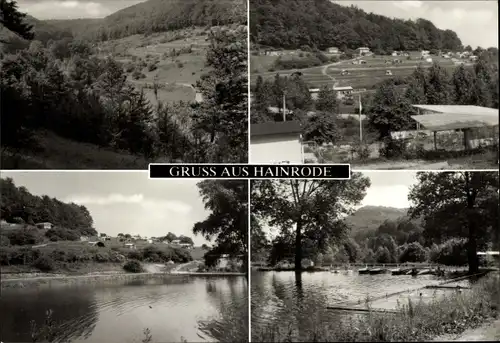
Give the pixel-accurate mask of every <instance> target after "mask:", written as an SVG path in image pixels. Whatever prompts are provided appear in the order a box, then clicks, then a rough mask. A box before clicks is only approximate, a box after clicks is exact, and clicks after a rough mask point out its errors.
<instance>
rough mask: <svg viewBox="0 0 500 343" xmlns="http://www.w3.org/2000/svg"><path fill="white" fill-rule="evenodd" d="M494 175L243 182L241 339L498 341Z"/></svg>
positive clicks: (396, 174)
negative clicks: (246, 233)
mask: <svg viewBox="0 0 500 343" xmlns="http://www.w3.org/2000/svg"><path fill="white" fill-rule="evenodd" d="M498 178H499V175H498V171H430V172H429V171H427V172H420V171H387V172H380V171H379V172H376V171H371V172H370V171H366V172H355V173H353V174H352V178H351V179H350V180H345V181H330V180H252V181H251V200H250V209H251V210H250V211H251V224H250V225H251V227H250V232H251V290H250V294H251V305H250V306H251V308H250V312H251V336H252V341H253V342H313V341H324V342H344V341H348V342H364V341H367V342H369V341H381V342H382V341H386V342H387V341H394V340H397V341H400V342H405V341H415V340H420V341H424V340H425V341H428V340H462V339H463V340H469V339H472V337H477V338H478V339H481V340H483V341H495V340H497V338H498V336H497V335H498V325H497V324H498V311H499V304H500V294H499V290H500V275H499V270H500V259H499V258H500V256H499V250H500V249H499V248H500V235H499V230H498V212H499V199H498V194H499V179H498ZM471 316H472V317H474V318H476V319H474V320H470V318H471ZM495 318H496V319H495Z"/></svg>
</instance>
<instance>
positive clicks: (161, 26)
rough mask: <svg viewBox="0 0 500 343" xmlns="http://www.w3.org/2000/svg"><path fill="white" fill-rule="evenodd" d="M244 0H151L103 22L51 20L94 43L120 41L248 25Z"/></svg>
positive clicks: (121, 11)
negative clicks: (131, 37)
mask: <svg viewBox="0 0 500 343" xmlns="http://www.w3.org/2000/svg"><path fill="white" fill-rule="evenodd" d="M246 17H247V15H246V1H243V0H223V1H218V0H197V1H185V0H149V1H145V2H141V3H138V4H136V5H133V6H130V7H127V8H125V9H122V10H120V11H117V12H115V13H113V14H111V15H109V16H107V17H106V18H104V19H101V20H94V21H89V20H57V21H48V22H49V23H50V24H52V25H53V26H56V27H59V28H60V29H62V30H65V31H66V30H71V31H72V33H73V35H74V36H75V37H81V38H85V39H90V40H93V41H105V40H111V39H119V38H123V37H128V36H131V35H135V34H152V33H155V32H165V31H172V30H179V29H185V28H190V27H195V26H202V27H203V26H208V27H212V26H223V25H231V24H242V25H245V24H246Z"/></svg>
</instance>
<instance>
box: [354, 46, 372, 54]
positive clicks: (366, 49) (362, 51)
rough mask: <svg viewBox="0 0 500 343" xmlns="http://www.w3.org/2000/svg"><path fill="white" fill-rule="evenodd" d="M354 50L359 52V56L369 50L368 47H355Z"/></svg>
mask: <svg viewBox="0 0 500 343" xmlns="http://www.w3.org/2000/svg"><path fill="white" fill-rule="evenodd" d="M356 51H357V52H358V53H359V56H363V55H366V54H368V53H369V52H370V48H365V47H363V48H357V49H356Z"/></svg>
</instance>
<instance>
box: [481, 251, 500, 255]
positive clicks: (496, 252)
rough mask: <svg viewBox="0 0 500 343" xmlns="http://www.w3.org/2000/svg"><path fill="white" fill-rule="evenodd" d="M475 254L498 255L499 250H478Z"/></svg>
mask: <svg viewBox="0 0 500 343" xmlns="http://www.w3.org/2000/svg"><path fill="white" fill-rule="evenodd" d="M477 254H478V255H480V256H484V255H494V256H498V255H500V251H486V252H482V251H478V252H477Z"/></svg>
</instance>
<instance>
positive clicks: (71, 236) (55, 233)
mask: <svg viewBox="0 0 500 343" xmlns="http://www.w3.org/2000/svg"><path fill="white" fill-rule="evenodd" d="M45 236H46V237H47V238H48V239H50V240H51V241H53V242H55V241H77V240H79V239H80V235H79V234H78V233H76V232H75V231H73V230H68V229H64V228H59V227H57V228H52V229H50V230H48V231H47V232H46V233H45Z"/></svg>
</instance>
